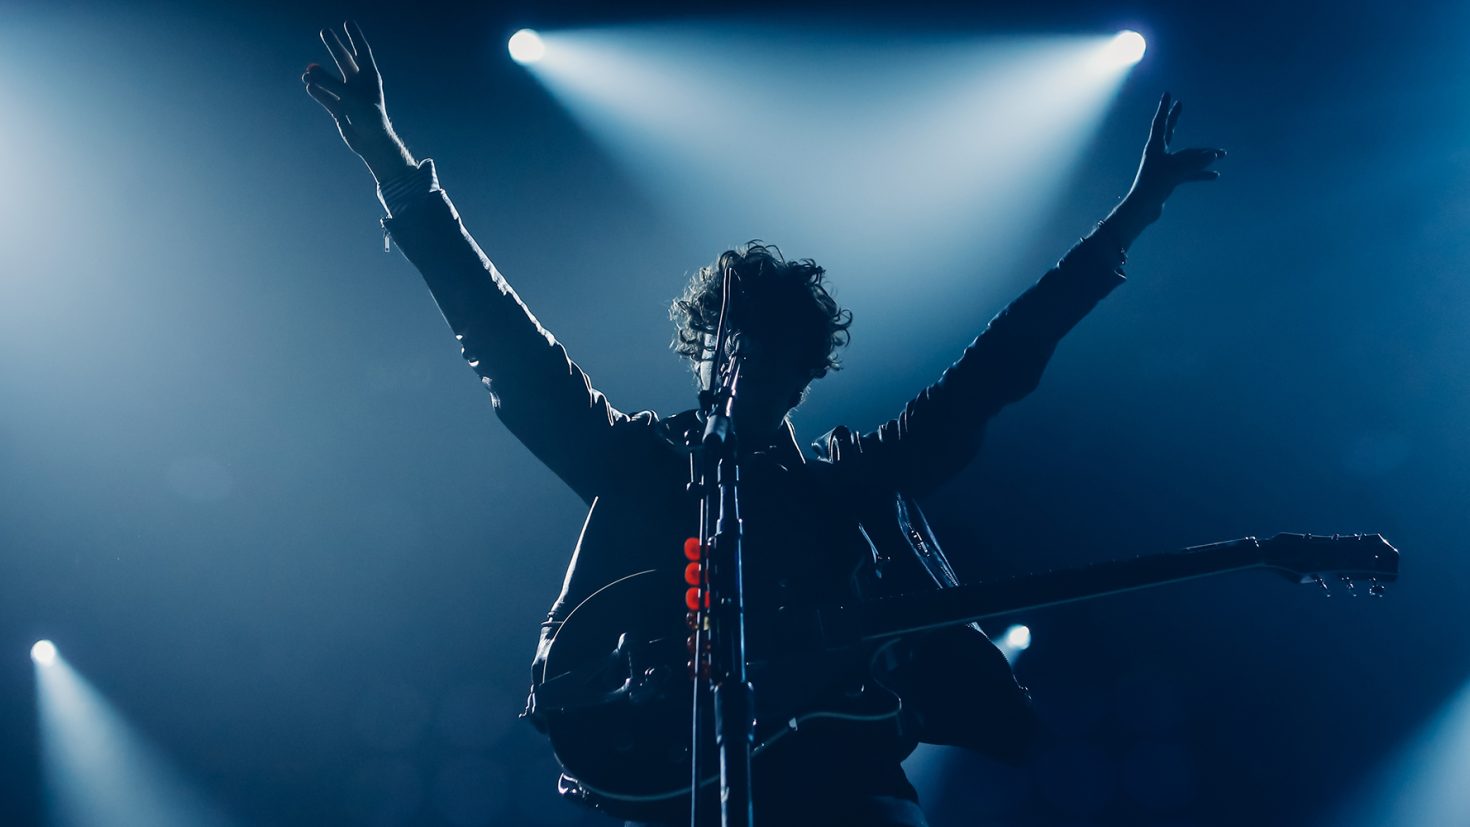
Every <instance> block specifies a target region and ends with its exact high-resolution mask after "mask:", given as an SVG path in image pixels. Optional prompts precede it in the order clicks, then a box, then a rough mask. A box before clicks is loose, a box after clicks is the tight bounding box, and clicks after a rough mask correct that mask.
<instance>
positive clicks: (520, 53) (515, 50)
mask: <svg viewBox="0 0 1470 827" xmlns="http://www.w3.org/2000/svg"><path fill="white" fill-rule="evenodd" d="M506 45H507V48H509V49H510V59H511V60H514V61H515V62H516V63H519V64H521V65H522V66H524V65H526V64H527V63H535V62H536V61H538V60H540V59H541V58H542V57H544V56H545V55H546V44H545V43H544V42H542V40H541V35H539V34H536V32H535V30H534V29H521V30H520V31H518V32H516V33H515V34H513V35H511V36H510V43H508V44H506Z"/></svg>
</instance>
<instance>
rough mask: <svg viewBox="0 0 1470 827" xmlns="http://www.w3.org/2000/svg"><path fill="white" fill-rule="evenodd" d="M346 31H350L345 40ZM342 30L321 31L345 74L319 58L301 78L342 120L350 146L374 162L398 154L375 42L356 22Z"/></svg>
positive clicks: (336, 118)
mask: <svg viewBox="0 0 1470 827" xmlns="http://www.w3.org/2000/svg"><path fill="white" fill-rule="evenodd" d="M342 34H345V35H346V38H347V39H346V40H345V41H344V40H343V39H342ZM342 34H338V32H337V30H336V29H335V28H333V29H322V31H321V38H322V43H323V44H325V45H326V47H327V51H328V52H329V53H330V54H331V55H332V60H333V62H335V63H336V64H337V70H338V72H340V74H341V77H340V78H339V77H338V76H337V74H334V73H333V72H332V71H331V70H330V69H325V68H323V67H322V66H321V64H318V63H313V64H311V65H310V66H308V67H306V72H305V73H304V74H302V76H301V80H302V81H303V82H304V83H305V84H306V93H307V94H308V95H311V97H312V98H313V99H315V100H316V102H317V103H319V104H321V105H322V108H323V109H325V110H327V113H328V114H330V115H331V116H332V120H334V121H336V122H337V131H338V132H341V133H342V140H343V141H346V142H347V146H348V147H350V148H351V149H352V151H353V152H356V153H357V154H358V155H359V156H361V157H362V159H363V160H364V161H367V163H368V166H369V167H374V166H375V161H380V160H389V159H394V158H395V157H396V156H398V154H399V143H398V139H397V138H396V137H395V136H394V134H393V128H392V126H391V125H390V124H389V122H388V111H387V109H386V108H385V107H384V105H383V77H382V75H380V74H379V73H378V64H377V61H375V60H373V50H372V47H371V46H369V45H368V42H367V38H365V37H363V35H362V29H360V28H358V26H357V24H356V23H352V22H349V23H345V24H343V27H342Z"/></svg>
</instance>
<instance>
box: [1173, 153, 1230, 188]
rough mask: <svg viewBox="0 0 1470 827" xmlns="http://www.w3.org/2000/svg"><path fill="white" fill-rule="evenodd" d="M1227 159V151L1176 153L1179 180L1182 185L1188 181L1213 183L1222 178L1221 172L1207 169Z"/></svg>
mask: <svg viewBox="0 0 1470 827" xmlns="http://www.w3.org/2000/svg"><path fill="white" fill-rule="evenodd" d="M1224 157H1225V150H1223V149H1215V148H1204V147H1200V148H1195V149H1181V150H1179V151H1178V152H1176V153H1174V162H1175V164H1176V165H1177V167H1176V168H1177V169H1178V173H1177V180H1178V181H1180V182H1181V183H1183V182H1187V181H1213V180H1215V179H1216V178H1219V177H1220V172H1219V170H1214V169H1207V167H1209V165H1210V164H1213V163H1215V162H1216V161H1218V160H1220V159H1221V158H1224Z"/></svg>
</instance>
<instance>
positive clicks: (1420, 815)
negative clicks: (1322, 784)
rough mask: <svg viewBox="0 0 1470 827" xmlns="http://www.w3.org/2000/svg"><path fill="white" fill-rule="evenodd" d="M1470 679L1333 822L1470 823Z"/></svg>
mask: <svg viewBox="0 0 1470 827" xmlns="http://www.w3.org/2000/svg"><path fill="white" fill-rule="evenodd" d="M1466 778H1470V684H1467V685H1466V686H1465V687H1463V688H1462V689H1461V690H1460V692H1459V694H1458V695H1457V696H1456V697H1454V698H1451V699H1450V701H1449V703H1448V704H1446V705H1445V707H1444V709H1443V710H1441V711H1440V713H1439V714H1437V715H1436V716H1435V717H1434V719H1433V720H1431V721H1430V722H1429V723H1428V725H1426V726H1425V727H1424V728H1423V729H1422V730H1421V731H1420V732H1419V734H1418V735H1416V736H1415V737H1414V739H1413V740H1412V741H1410V742H1409V743H1408V744H1406V745H1405V746H1404V748H1403V749H1401V750H1400V751H1399V753H1398V754H1397V755H1396V756H1394V757H1393V758H1391V759H1390V760H1389V761H1388V762H1387V763H1386V764H1385V766H1384V767H1383V768H1382V769H1381V770H1380V771H1379V772H1378V774H1377V778H1376V779H1372V780H1371V781H1370V782H1369V783H1367V784H1359V785H1354V787H1355V788H1357V789H1359V790H1362V792H1359V793H1358V794H1356V795H1353V796H1349V798H1348V803H1347V806H1345V807H1343V808H1342V809H1341V810H1338V811H1337V812H1336V813H1335V815H1334V818H1333V820H1332V821H1330V822H1329V823H1330V824H1332V825H1334V827H1385V825H1386V826H1387V827H1401V826H1402V827H1409V825H1421V824H1425V825H1427V824H1470V786H1467V785H1466V784H1465V779H1466Z"/></svg>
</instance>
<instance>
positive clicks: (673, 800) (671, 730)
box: [536, 571, 899, 819]
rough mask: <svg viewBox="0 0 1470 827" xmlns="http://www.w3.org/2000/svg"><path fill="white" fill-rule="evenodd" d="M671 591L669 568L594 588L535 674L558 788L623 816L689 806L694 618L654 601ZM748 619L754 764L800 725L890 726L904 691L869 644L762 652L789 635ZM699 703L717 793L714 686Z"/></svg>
mask: <svg viewBox="0 0 1470 827" xmlns="http://www.w3.org/2000/svg"><path fill="white" fill-rule="evenodd" d="M669 595H670V589H669V582H668V578H667V577H666V576H663V575H662V574H661V573H659V572H652V571H649V572H642V573H640V574H635V575H632V576H630V577H625V578H623V579H621V580H618V581H615V582H614V583H611V584H609V585H608V586H606V587H604V588H603V589H601V590H599V591H597V592H596V593H594V594H593V595H592V596H590V597H588V598H587V599H586V600H585V601H583V602H582V603H581V604H580V605H578V606H577V608H576V609H574V610H573V611H572V612H571V614H569V615H568V616H567V618H566V620H565V621H564V622H563V623H562V626H561V628H560V629H559V630H558V631H557V633H556V635H555V637H554V638H553V639H552V643H551V647H550V649H549V651H548V653H547V657H546V661H545V665H544V669H543V671H542V673H541V674H540V675H538V676H537V678H538V686H537V687H536V697H537V702H536V709H537V714H538V716H540V717H541V718H542V720H543V721H544V724H545V727H546V732H547V735H548V737H549V738H550V739H551V744H552V749H553V750H554V751H555V753H556V757H557V760H558V761H559V762H560V763H561V765H562V767H563V768H564V770H565V773H566V775H567V776H569V778H570V779H571V780H572V781H573V782H574V783H564V785H563V791H564V792H565V793H566V794H568V795H570V796H572V797H574V798H577V799H579V800H581V801H582V802H583V803H586V804H589V805H591V806H594V807H597V808H598V809H600V810H603V811H605V812H607V813H608V814H609V815H612V816H615V817H618V818H627V819H658V818H679V817H683V816H687V814H688V812H689V790H690V788H691V786H692V785H691V781H692V779H691V766H690V743H691V724H692V720H693V710H694V692H695V689H694V687H695V682H694V681H693V680H692V679H691V677H690V673H689V667H688V664H687V662H688V660H689V653H688V648H687V645H688V644H687V637H688V629H687V627H686V626H685V618H684V614H683V612H682V611H671V612H668V613H667V614H665V613H660V612H656V611H650V607H662V606H667V605H670V604H671V601H670V600H669ZM674 608H675V609H682V607H678V606H675V607H674ZM752 628H753V629H757V631H756V634H754V635H751V636H750V640H749V641H748V647H749V650H750V652H751V656H752V661H751V664H750V669H749V671H750V678H751V683H752V684H753V685H754V686H755V691H756V736H755V743H756V748H755V760H756V765H757V767H758V766H759V762H760V755H761V753H762V752H764V751H765V750H766V749H767V748H769V747H770V746H772V745H774V744H775V743H777V742H778V741H780V740H781V739H783V738H786V737H796V738H799V737H801V734H800V730H801V728H802V727H803V726H804V725H805V726H812V727H816V726H826V725H829V723H828V722H832V721H841V722H843V723H842V725H844V726H879V727H886V728H887V729H888V730H890V731H891V730H892V728H893V727H894V726H895V720H896V718H897V715H898V712H899V702H898V698H897V697H896V696H895V695H893V694H892V693H890V692H888V691H887V690H885V689H883V688H882V687H881V686H878V685H877V684H876V682H875V681H874V680H872V679H870V678H869V664H870V662H871V660H872V650H871V649H860V648H849V649H847V650H842V651H837V652H823V651H807V652H806V653H804V654H802V655H800V656H795V655H787V656H783V657H778V658H774V659H762V658H761V652H762V651H763V650H764V651H765V652H768V653H769V652H773V651H775V650H776V649H777V648H780V649H781V650H783V651H790V650H791V647H789V646H779V647H778V646H777V645H776V644H777V641H775V640H773V639H772V637H771V635H772V634H775V632H774V630H766V633H764V634H762V633H761V632H760V631H758V627H752ZM765 644H770V645H765ZM700 713H701V715H700V727H701V734H700V745H701V753H700V768H701V776H702V780H701V784H700V788H701V795H714V794H715V793H716V792H717V790H716V788H717V782H718V777H719V755H718V752H717V750H716V749H715V746H714V715H713V704H712V703H711V702H710V698H709V695H708V692H707V691H706V692H705V693H703V694H702V696H701V698H700Z"/></svg>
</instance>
